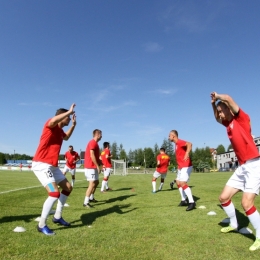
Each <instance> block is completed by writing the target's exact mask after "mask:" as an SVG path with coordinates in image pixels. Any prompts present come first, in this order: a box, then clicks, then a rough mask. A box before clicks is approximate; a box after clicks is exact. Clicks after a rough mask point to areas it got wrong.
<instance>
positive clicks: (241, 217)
mask: <svg viewBox="0 0 260 260" xmlns="http://www.w3.org/2000/svg"><path fill="white" fill-rule="evenodd" d="M218 206H219V207H220V208H221V209H223V208H222V206H221V205H220V204H218ZM236 216H237V222H238V230H239V229H241V228H244V227H248V225H249V219H248V217H247V216H246V215H245V214H244V213H242V212H240V211H239V210H237V209H236ZM218 225H219V226H221V227H226V226H228V223H222V222H219V223H218ZM233 233H234V232H233ZM235 233H237V232H235ZM238 234H241V233H238ZM241 235H243V236H245V237H247V238H249V239H252V240H253V241H254V240H255V235H254V234H241Z"/></svg>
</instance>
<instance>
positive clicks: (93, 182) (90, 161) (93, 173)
mask: <svg viewBox="0 0 260 260" xmlns="http://www.w3.org/2000/svg"><path fill="white" fill-rule="evenodd" d="M101 138H102V131H101V130H99V129H95V130H94V131H93V139H92V140H90V141H89V142H88V144H87V147H86V151H85V160H84V168H85V176H86V178H87V181H88V182H89V185H88V188H87V190H86V196H85V200H84V203H83V206H84V207H86V208H90V207H92V206H91V205H90V204H89V202H97V201H96V200H95V198H94V193H95V191H96V188H97V186H98V184H99V180H98V178H99V173H100V168H99V164H100V163H101V162H100V160H99V156H100V152H99V146H98V142H99V141H100V140H101Z"/></svg>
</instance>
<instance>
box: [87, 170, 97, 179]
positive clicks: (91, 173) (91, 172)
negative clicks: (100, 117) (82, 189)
mask: <svg viewBox="0 0 260 260" xmlns="http://www.w3.org/2000/svg"><path fill="white" fill-rule="evenodd" d="M85 176H86V178H87V181H97V180H98V170H97V169H86V168H85Z"/></svg>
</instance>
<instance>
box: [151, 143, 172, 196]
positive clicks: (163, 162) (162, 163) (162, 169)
mask: <svg viewBox="0 0 260 260" xmlns="http://www.w3.org/2000/svg"><path fill="white" fill-rule="evenodd" d="M156 159H157V167H156V169H155V172H154V174H153V179H152V187H153V193H156V180H157V179H158V178H159V177H161V184H160V187H159V189H158V191H160V190H162V187H163V184H164V179H165V178H166V175H167V170H168V166H169V165H170V157H169V156H168V155H167V154H166V153H165V149H164V148H163V147H162V148H160V154H158V155H157V158H156Z"/></svg>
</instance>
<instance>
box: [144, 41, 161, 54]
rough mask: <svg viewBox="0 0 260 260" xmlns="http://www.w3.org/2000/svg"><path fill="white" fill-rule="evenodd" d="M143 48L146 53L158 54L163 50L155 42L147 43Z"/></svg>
mask: <svg viewBox="0 0 260 260" xmlns="http://www.w3.org/2000/svg"><path fill="white" fill-rule="evenodd" d="M143 46H144V49H145V51H146V52H160V51H161V50H162V49H163V47H162V46H161V45H159V43H157V42H148V43H145V44H144V45H143Z"/></svg>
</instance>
